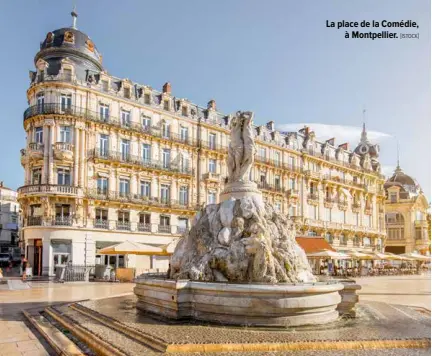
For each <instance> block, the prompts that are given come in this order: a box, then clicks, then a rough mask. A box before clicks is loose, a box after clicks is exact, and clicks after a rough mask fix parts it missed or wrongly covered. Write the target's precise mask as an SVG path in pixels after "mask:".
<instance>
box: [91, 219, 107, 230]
mask: <svg viewBox="0 0 432 356" xmlns="http://www.w3.org/2000/svg"><path fill="white" fill-rule="evenodd" d="M94 227H95V228H97V229H105V230H106V229H108V228H109V221H108V220H105V219H96V220H95V222H94Z"/></svg>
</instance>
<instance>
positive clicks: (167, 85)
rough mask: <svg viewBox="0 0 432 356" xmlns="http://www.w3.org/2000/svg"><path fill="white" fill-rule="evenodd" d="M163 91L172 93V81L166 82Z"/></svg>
mask: <svg viewBox="0 0 432 356" xmlns="http://www.w3.org/2000/svg"><path fill="white" fill-rule="evenodd" d="M162 92H163V93H166V94H171V83H170V82H166V83H165V84H164V85H163V87H162Z"/></svg>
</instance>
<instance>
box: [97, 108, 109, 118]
mask: <svg viewBox="0 0 432 356" xmlns="http://www.w3.org/2000/svg"><path fill="white" fill-rule="evenodd" d="M108 117H109V106H108V105H105V104H100V106H99V118H100V119H101V120H102V121H107V120H108Z"/></svg>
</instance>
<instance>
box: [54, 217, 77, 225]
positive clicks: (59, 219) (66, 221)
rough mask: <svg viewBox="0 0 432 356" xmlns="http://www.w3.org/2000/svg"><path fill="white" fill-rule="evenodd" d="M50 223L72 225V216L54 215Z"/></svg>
mask: <svg viewBox="0 0 432 356" xmlns="http://www.w3.org/2000/svg"><path fill="white" fill-rule="evenodd" d="M52 225H58V226H71V225H72V217H71V216H56V217H55V218H54V219H53V221H52Z"/></svg>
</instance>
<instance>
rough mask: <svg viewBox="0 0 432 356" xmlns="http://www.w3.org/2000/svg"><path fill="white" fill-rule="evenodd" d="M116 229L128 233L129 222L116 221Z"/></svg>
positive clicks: (129, 228)
mask: <svg viewBox="0 0 432 356" xmlns="http://www.w3.org/2000/svg"><path fill="white" fill-rule="evenodd" d="M116 229H117V230H122V231H130V230H131V223H130V221H117V224H116Z"/></svg>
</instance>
